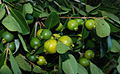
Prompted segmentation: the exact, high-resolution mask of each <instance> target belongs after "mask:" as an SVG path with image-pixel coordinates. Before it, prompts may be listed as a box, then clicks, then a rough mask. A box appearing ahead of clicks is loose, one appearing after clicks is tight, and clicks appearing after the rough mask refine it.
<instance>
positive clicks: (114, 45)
mask: <svg viewBox="0 0 120 74" xmlns="http://www.w3.org/2000/svg"><path fill="white" fill-rule="evenodd" d="M110 51H111V52H120V44H119V43H118V42H117V41H116V40H115V39H112V48H111V50H110Z"/></svg>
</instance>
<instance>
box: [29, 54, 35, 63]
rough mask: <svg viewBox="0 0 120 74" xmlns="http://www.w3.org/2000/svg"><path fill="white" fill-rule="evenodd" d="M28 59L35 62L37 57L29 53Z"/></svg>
mask: <svg viewBox="0 0 120 74" xmlns="http://www.w3.org/2000/svg"><path fill="white" fill-rule="evenodd" d="M28 59H29V60H30V61H32V62H36V61H37V58H36V55H31V54H30V55H29V56H28Z"/></svg>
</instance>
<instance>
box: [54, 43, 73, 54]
mask: <svg viewBox="0 0 120 74" xmlns="http://www.w3.org/2000/svg"><path fill="white" fill-rule="evenodd" d="M56 49H57V52H58V53H60V54H63V53H66V52H67V51H68V50H71V48H70V47H68V46H66V45H65V44H63V43H62V42H60V41H58V43H57V47H56Z"/></svg>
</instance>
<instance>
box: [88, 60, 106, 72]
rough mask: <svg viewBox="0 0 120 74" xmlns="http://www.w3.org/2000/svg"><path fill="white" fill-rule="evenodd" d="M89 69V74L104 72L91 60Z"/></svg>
mask: <svg viewBox="0 0 120 74" xmlns="http://www.w3.org/2000/svg"><path fill="white" fill-rule="evenodd" d="M90 71H91V74H104V73H103V72H102V70H101V69H100V68H98V67H97V66H96V65H95V64H93V63H92V62H90Z"/></svg>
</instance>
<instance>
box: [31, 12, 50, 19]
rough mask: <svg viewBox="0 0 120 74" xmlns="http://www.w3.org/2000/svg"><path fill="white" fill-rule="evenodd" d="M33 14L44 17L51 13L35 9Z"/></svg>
mask: <svg viewBox="0 0 120 74" xmlns="http://www.w3.org/2000/svg"><path fill="white" fill-rule="evenodd" d="M33 16H34V17H40V18H42V17H48V16H49V14H48V13H47V12H38V11H33Z"/></svg>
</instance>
